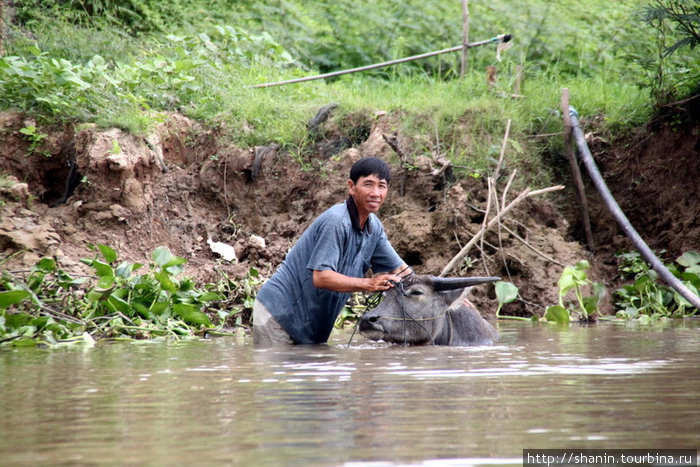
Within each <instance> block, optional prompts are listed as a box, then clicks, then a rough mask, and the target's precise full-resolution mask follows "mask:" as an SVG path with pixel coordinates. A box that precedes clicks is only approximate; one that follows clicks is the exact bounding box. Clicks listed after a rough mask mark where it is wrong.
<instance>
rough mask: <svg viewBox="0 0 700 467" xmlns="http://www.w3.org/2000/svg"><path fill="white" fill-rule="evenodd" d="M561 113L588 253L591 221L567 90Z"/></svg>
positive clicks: (590, 243) (591, 239)
mask: <svg viewBox="0 0 700 467" xmlns="http://www.w3.org/2000/svg"><path fill="white" fill-rule="evenodd" d="M561 112H562V115H563V117H564V142H565V143H566V158H567V159H569V166H570V168H571V177H572V178H573V179H574V192H575V193H576V201H578V208H579V216H581V217H580V219H581V223H582V224H583V230H584V232H585V233H586V246H587V247H588V251H590V252H591V253H592V252H593V248H594V247H593V231H592V230H591V221H590V219H589V217H588V202H587V201H586V190H585V188H584V186H583V178H582V177H581V170H580V169H579V167H578V162H577V161H576V150H575V149H574V141H573V139H572V136H571V118H570V116H569V89H568V88H563V89H562V90H561Z"/></svg>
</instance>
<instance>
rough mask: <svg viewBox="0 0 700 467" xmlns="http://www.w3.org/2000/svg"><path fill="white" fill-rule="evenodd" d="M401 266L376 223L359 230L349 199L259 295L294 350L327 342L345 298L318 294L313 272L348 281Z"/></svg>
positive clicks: (311, 232)
mask: <svg viewBox="0 0 700 467" xmlns="http://www.w3.org/2000/svg"><path fill="white" fill-rule="evenodd" d="M402 264H403V260H402V259H401V258H400V257H399V255H398V254H397V253H396V251H394V248H393V247H392V246H391V244H390V243H389V240H388V239H387V237H386V233H384V227H383V226H382V223H381V222H380V221H379V218H377V216H375V215H374V214H370V216H369V218H368V219H367V222H366V223H365V227H364V229H362V230H361V229H360V228H359V220H358V218H357V211H356V208H355V204H354V202H353V200H352V198H348V201H347V202H346V203H343V204H337V205H335V206H333V207H331V208H330V209H328V210H327V211H325V212H324V213H322V214H321V215H320V216H319V217H318V218H316V220H315V221H314V222H313V223H312V224H311V225H310V226H309V228H308V229H306V231H305V232H304V234H303V235H302V236H301V238H300V239H299V240H298V241H297V243H296V244H295V245H294V246H293V247H292V249H291V250H290V251H289V253H287V257H286V258H285V260H284V261H283V262H282V265H281V266H280V267H279V268H278V269H277V271H276V272H275V273H274V274H273V275H272V277H270V279H268V280H267V281H266V282H265V284H264V285H263V286H262V288H261V289H260V291H259V292H258V296H257V299H258V300H260V301H261V302H262V304H263V305H265V307H266V308H267V309H268V310H269V311H270V314H271V315H272V316H273V317H274V318H275V319H276V320H277V321H278V322H279V323H280V324H281V325H282V327H283V328H284V329H285V330H286V331H287V333H288V334H289V335H290V337H291V338H292V340H294V342H296V343H297V344H320V343H324V342H326V341H327V340H328V336H330V333H331V331H332V330H333V325H334V324H335V320H336V318H337V317H338V314H339V313H340V310H342V308H343V306H344V305H345V303H346V302H347V301H348V298H350V294H349V293H341V292H334V291H331V290H326V289H319V288H316V287H314V285H313V278H312V276H313V271H314V270H317V271H325V270H331V271H335V272H338V273H340V274H343V275H346V276H351V277H364V276H365V274H366V273H367V271H368V270H369V269H370V268H371V269H372V271H373V272H375V273H381V272H388V271H393V270H395V269H397V268H399V267H400V266H401V265H402Z"/></svg>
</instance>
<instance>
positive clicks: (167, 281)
mask: <svg viewBox="0 0 700 467" xmlns="http://www.w3.org/2000/svg"><path fill="white" fill-rule="evenodd" d="M154 277H155V278H156V280H157V281H158V283H159V284H160V286H161V287H162V288H163V290H167V291H168V292H171V293H176V292H177V284H175V282H173V281H172V280H171V278H170V275H168V274H167V273H164V272H159V273H156V274H154Z"/></svg>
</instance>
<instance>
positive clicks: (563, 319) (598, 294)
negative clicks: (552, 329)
mask: <svg viewBox="0 0 700 467" xmlns="http://www.w3.org/2000/svg"><path fill="white" fill-rule="evenodd" d="M590 267H591V265H590V264H589V263H588V261H586V260H581V261H579V262H578V263H576V264H575V265H573V266H566V267H565V268H564V270H563V271H562V273H561V277H559V281H558V282H557V285H558V286H559V304H558V305H552V306H549V307H547V309H546V310H545V314H544V317H545V319H546V320H548V321H554V322H557V323H568V322H569V320H570V318H571V316H572V315H574V314H578V315H579V319H580V320H581V321H591V320H593V319H594V314H595V313H596V312H597V311H598V305H599V303H600V301H601V300H602V298H603V297H604V296H605V286H604V285H603V284H601V283H600V282H593V281H591V280H590V279H589V278H588V275H587V274H586V270H588V269H589V268H590ZM584 287H590V288H591V289H592V291H593V294H592V295H584V293H583V290H584ZM572 291H573V292H574V297H575V300H572V301H569V302H567V303H565V301H564V300H565V298H566V297H567V295H569V292H572Z"/></svg>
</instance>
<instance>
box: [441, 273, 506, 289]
mask: <svg viewBox="0 0 700 467" xmlns="http://www.w3.org/2000/svg"><path fill="white" fill-rule="evenodd" d="M432 280H433V290H435V291H438V292H439V291H441V290H454V289H463V288H465V287H471V286H474V285H479V284H486V283H488V282H498V281H500V280H501V278H500V277H488V276H486V277H432Z"/></svg>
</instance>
